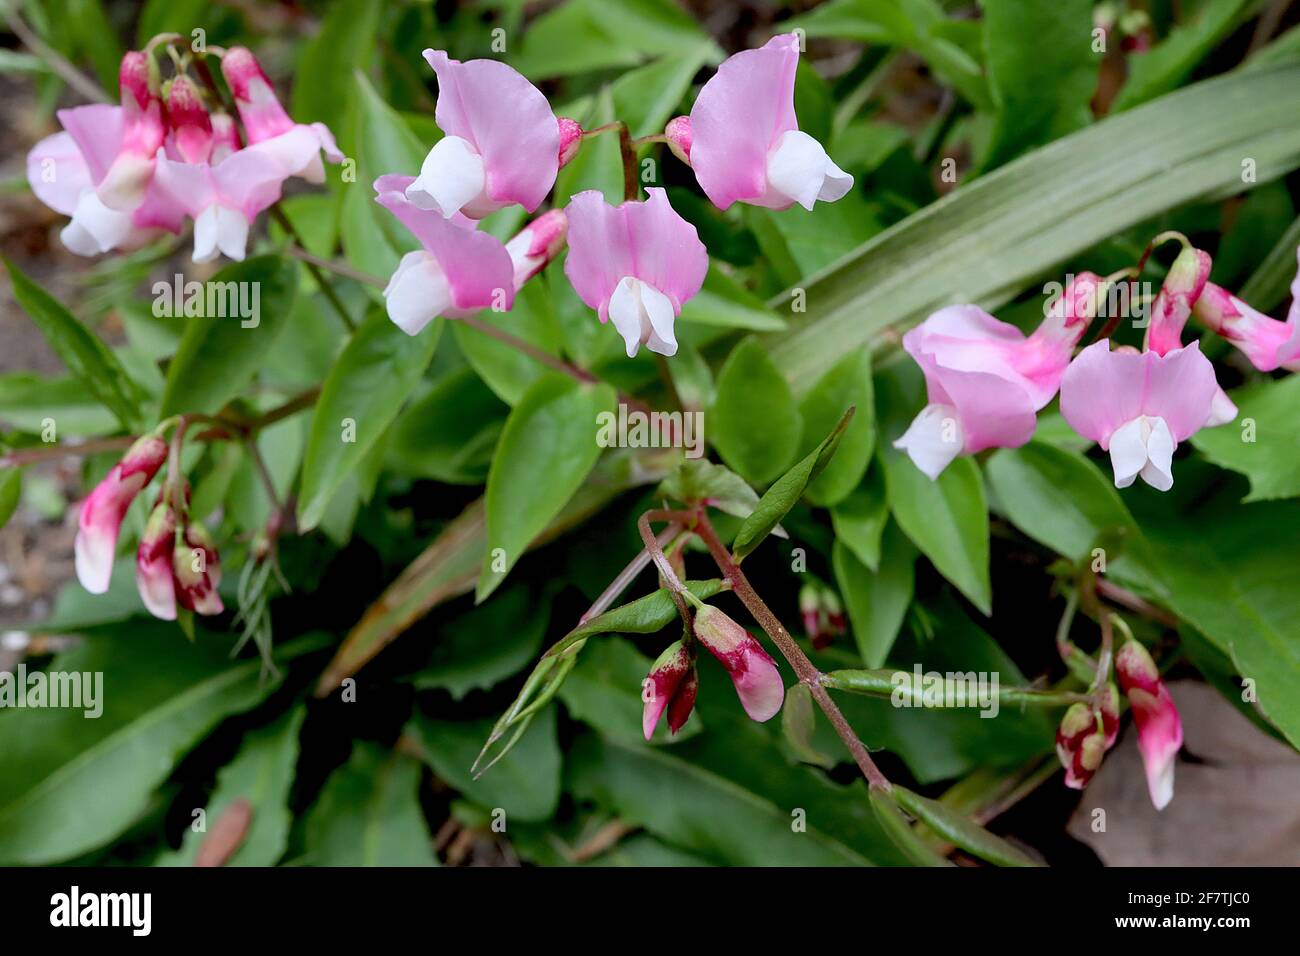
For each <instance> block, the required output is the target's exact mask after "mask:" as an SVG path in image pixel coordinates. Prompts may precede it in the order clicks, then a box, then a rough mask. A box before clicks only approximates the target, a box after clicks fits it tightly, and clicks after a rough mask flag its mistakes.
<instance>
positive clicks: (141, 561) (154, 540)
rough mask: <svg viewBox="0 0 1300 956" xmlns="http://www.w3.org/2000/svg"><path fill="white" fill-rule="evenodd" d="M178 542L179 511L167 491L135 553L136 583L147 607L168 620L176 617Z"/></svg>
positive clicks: (157, 505)
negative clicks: (174, 553) (175, 557)
mask: <svg viewBox="0 0 1300 956" xmlns="http://www.w3.org/2000/svg"><path fill="white" fill-rule="evenodd" d="M175 546H176V512H175V511H174V510H172V506H171V505H170V504H169V503H168V502H167V500H166V495H165V494H164V495H163V497H162V498H160V499H159V500H158V503H157V504H156V505H154V509H153V512H152V513H151V514H150V515H149V520H148V522H147V523H146V524H145V527H144V534H143V535H141V536H140V548H139V550H137V551H136V554H135V583H136V588H137V589H138V590H139V592H140V600H141V601H143V602H144V606H145V608H146V610H148V611H149V613H150V614H152V615H153V616H154V617H156V618H160V619H161V620H164V621H174V620H176V583H175V580H174V579H173V577H172V550H173V549H174V548H175Z"/></svg>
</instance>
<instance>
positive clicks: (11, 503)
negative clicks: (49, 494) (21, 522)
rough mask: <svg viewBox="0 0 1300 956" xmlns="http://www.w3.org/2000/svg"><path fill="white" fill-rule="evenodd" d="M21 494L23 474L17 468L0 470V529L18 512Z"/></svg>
mask: <svg viewBox="0 0 1300 956" xmlns="http://www.w3.org/2000/svg"><path fill="white" fill-rule="evenodd" d="M22 492H23V473H22V472H21V471H19V470H18V469H17V468H0V528H3V527H4V526H5V525H6V524H8V523H9V519H10V518H12V517H13V516H14V512H15V511H17V510H18V501H19V499H20V498H22Z"/></svg>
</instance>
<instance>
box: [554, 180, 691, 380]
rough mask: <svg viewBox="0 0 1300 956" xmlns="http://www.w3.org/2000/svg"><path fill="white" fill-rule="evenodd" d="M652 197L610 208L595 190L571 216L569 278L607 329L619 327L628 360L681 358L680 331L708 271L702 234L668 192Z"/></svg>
mask: <svg viewBox="0 0 1300 956" xmlns="http://www.w3.org/2000/svg"><path fill="white" fill-rule="evenodd" d="M647 192H648V193H649V196H650V198H649V199H647V200H646V201H645V202H625V203H623V204H622V205H620V206H611V205H609V204H608V203H607V202H605V199H604V197H603V196H601V194H600V193H598V192H596V191H594V190H588V191H587V192H582V193H579V194H578V195H576V196H574V197H573V200H572V201H571V202H570V203H569V205H568V209H567V211H568V215H569V256H568V258H567V259H566V260H565V262H564V274H565V275H567V276H568V277H569V281H570V282H571V283H573V288H574V290H575V291H576V292H577V293H578V296H579V297H580V298H581V299H582V301H583V302H585V303H587V305H588V306H589V307H590V308H593V309H595V310H596V311H597V313H598V314H599V316H600V321H601V322H606V321H610V320H612V321H613V323H614V328H616V329H618V331H619V334H620V335H622V336H623V341H624V343H625V344H626V346H627V354H628V357H629V358H630V357H632V356H634V355H636V353H637V348H638V347H639V346H640V345H645V346H646V347H647V348H649V349H650V351H652V352H658V353H660V354H661V355H674V354H676V352H677V339H676V337H675V335H674V332H673V323H674V321H675V320H676V318H677V316H678V315H680V314H681V311H682V305H683V304H685V303H686V302H687V301H688V300H689V299H690V298H691V297H692V296H693V295H695V293H697V292H699V291H700V286H702V285H703V284H704V275H705V273H706V272H708V270H709V254H708V252H707V251H706V250H705V248H704V243H702V242H700V238H699V235H698V234H697V233H696V231H695V227H694V226H692V225H691V224H690V223H689V222H687V221H686V220H685V219H683V218H682V217H681V216H679V215H677V213H676V212H675V211H674V210H673V207H672V206H671V205H669V203H668V194H667V193H665V192H664V191H663V190H662V189H649V190H647Z"/></svg>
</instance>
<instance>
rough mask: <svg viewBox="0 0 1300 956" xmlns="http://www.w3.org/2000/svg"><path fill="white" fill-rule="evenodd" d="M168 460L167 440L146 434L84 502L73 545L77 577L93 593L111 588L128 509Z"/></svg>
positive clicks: (100, 592)
mask: <svg viewBox="0 0 1300 956" xmlns="http://www.w3.org/2000/svg"><path fill="white" fill-rule="evenodd" d="M166 460H167V443H166V442H164V441H163V440H162V439H161V438H157V437H155V436H153V435H146V436H145V437H144V438H141V439H140V440H139V441H137V442H136V443H135V444H134V445H132V446H131V447H130V449H129V450H128V451H127V453H126V455H125V456H123V458H122V460H121V461H119V462H118V463H117V464H116V465H114V466H113V468H112V470H111V471H109V473H108V474H107V475H106V476H104V480H103V481H101V482H100V483H99V484H97V485H96V486H95V488H94V490H93V491H91V493H90V496H89V497H87V498H86V500H85V501H83V502H82V503H81V516H80V528H79V530H78V531H77V540H76V543H75V545H74V550H75V552H76V565H77V578H78V580H80V581H81V586H82V587H84V588H85V589H86V590H87V591H89V592H90V593H91V594H103V593H104V592H105V591H107V590H108V582H109V578H110V577H112V574H113V557H114V555H115V553H116V552H117V535H118V532H119V531H120V530H121V527H122V519H123V518H124V517H125V516H126V510H127V508H129V507H131V502H132V501H133V500H135V496H136V495H138V494H139V493H140V491H141V489H143V488H144V486H145V485H147V484H149V482H150V481H152V480H153V476H154V475H155V474H157V473H158V469H159V468H160V467H161V466H162V463H163V462H164V461H166Z"/></svg>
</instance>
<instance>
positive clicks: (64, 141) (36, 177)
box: [27, 132, 93, 216]
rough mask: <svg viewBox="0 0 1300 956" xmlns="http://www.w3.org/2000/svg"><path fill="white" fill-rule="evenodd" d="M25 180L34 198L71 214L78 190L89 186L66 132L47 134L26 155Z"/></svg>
mask: <svg viewBox="0 0 1300 956" xmlns="http://www.w3.org/2000/svg"><path fill="white" fill-rule="evenodd" d="M27 182H28V184H29V185H30V186H31V187H32V192H33V193H35V194H36V198H37V199H39V200H40V201H41V202H43V203H45V205H47V206H49V207H50V208H51V209H53V210H54V211H55V212H60V213H63V215H65V216H71V215H72V213H73V211H74V210H75V209H76V208H77V200H78V199H80V198H81V193H82V192H83V191H84V190H86V189H90V188H91V187H92V186H93V183H91V181H90V170H89V168H88V167H87V166H86V160H85V159H84V158H83V157H82V155H81V150H80V149H79V148H78V147H77V143H76V140H74V139H73V138H72V136H71V134H69V133H66V132H65V133H55V134H54V135H53V136H47V137H45V138H44V139H43V140H41V141H40V142H39V143H37V144H36V145H35V146H33V147H32V150H31V152H30V153H28V154H27Z"/></svg>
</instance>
